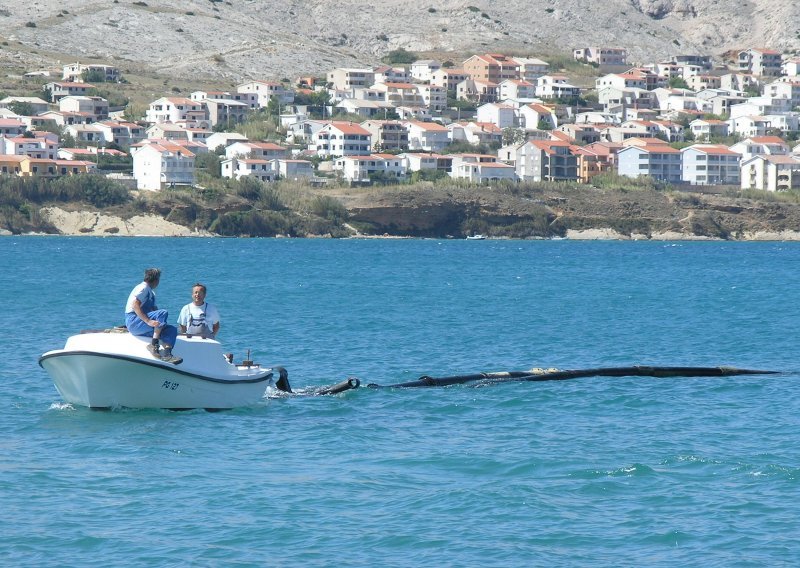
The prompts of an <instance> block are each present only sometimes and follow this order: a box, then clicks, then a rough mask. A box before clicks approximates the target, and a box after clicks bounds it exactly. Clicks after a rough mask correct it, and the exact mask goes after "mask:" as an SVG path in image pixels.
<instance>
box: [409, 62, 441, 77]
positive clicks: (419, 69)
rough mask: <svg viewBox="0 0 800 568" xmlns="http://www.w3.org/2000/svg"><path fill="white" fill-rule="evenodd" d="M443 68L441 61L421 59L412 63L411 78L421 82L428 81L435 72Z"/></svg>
mask: <svg viewBox="0 0 800 568" xmlns="http://www.w3.org/2000/svg"><path fill="white" fill-rule="evenodd" d="M441 68H442V64H441V62H439V61H436V60H435V59H420V60H418V61H415V62H414V63H412V64H411V78H412V79H416V80H417V81H419V82H420V83H428V82H430V80H431V79H432V77H433V74H434V73H435V72H436V71H438V70H439V69H441Z"/></svg>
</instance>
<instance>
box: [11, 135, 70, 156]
mask: <svg viewBox="0 0 800 568" xmlns="http://www.w3.org/2000/svg"><path fill="white" fill-rule="evenodd" d="M58 146H59V140H58V135H57V134H53V133H52V132H37V133H36V135H35V136H33V137H31V138H27V137H25V136H0V154H4V155H9V154H10V155H16V156H29V157H31V158H36V159H48V160H55V159H56V158H57V157H58V149H59V148H58Z"/></svg>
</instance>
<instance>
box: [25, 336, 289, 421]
mask: <svg viewBox="0 0 800 568" xmlns="http://www.w3.org/2000/svg"><path fill="white" fill-rule="evenodd" d="M148 343H150V339H149V338H146V337H139V336H136V335H131V334H130V333H128V332H127V330H125V329H124V328H121V329H120V328H113V329H110V330H100V331H89V332H85V333H81V334H78V335H73V336H71V337H69V338H68V339H67V342H66V345H65V346H64V349H57V350H54V351H48V352H47V353H45V354H44V355H42V356H41V357H40V358H39V365H41V366H42V368H43V369H44V370H45V371H47V373H48V374H49V375H50V377H51V378H52V379H53V382H54V383H55V386H56V389H57V390H58V392H59V393H60V394H61V396H62V397H63V398H64V400H65V401H67V402H69V403H71V404H78V405H80V406H87V407H89V408H113V407H126V408H166V409H172V410H185V409H190V408H205V409H208V410H221V409H228V408H236V407H241V406H250V405H254V404H256V403H258V402H259V401H260V400H262V399H263V397H264V395H265V393H266V390H267V387H268V386H270V385H274V386H276V387H277V388H278V389H279V390H283V389H281V384H280V383H281V381H284V382H285V384H286V385H287V388H288V379H287V374H286V371H285V370H284V369H282V368H280V367H276V368H275V369H272V368H267V367H262V366H261V365H259V364H257V363H253V361H249V360H245V361H242V362H240V363H234V362H233V358H232V357H231V356H226V355H225V354H224V353H223V352H222V346H221V345H220V343H219V342H218V341H216V340H214V339H204V338H202V337H199V336H187V335H180V336H178V339H177V341H176V342H175V346H174V347H173V353H174V354H175V355H176V356H178V357H182V358H183V362H182V363H181V364H179V365H175V364H173V363H170V362H166V361H162V360H160V359H157V358H155V357H154V356H153V355H152V354H151V353H150V352H149V351H148V350H147V345H148ZM248 359H249V356H248ZM273 371H278V372H279V373H280V376H281V379H280V380H279V381H278V384H277V385H276V384H275V383H273V382H272V378H273Z"/></svg>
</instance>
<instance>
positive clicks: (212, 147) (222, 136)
mask: <svg viewBox="0 0 800 568" xmlns="http://www.w3.org/2000/svg"><path fill="white" fill-rule="evenodd" d="M233 142H247V136H245V135H244V134H239V133H238V132H215V133H214V134H211V135H210V136H209V137H208V138H206V141H205V144H206V146H207V147H208V151H209V152H216V151H217V150H218V149H219V147H220V146H222V147H227V146H228V145H229V144H232V143H233Z"/></svg>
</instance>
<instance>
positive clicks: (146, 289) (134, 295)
mask: <svg viewBox="0 0 800 568" xmlns="http://www.w3.org/2000/svg"><path fill="white" fill-rule="evenodd" d="M151 297H152V299H153V305H155V301H156V293H155V290H153V289H152V288H151V287H150V285H149V284H148V283H147V282H141V283H139V284H138V285H137V286H136V287H135V288H134V289H133V290H131V295H130V296H128V303H127V304H125V313H126V314H130V313H133V312H134V309H133V304H134V302H135V301H136V300H139V303H140V304H142V306H144V305H145V303H146V302H147V299H148V298H151ZM151 309H152V308H151Z"/></svg>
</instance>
